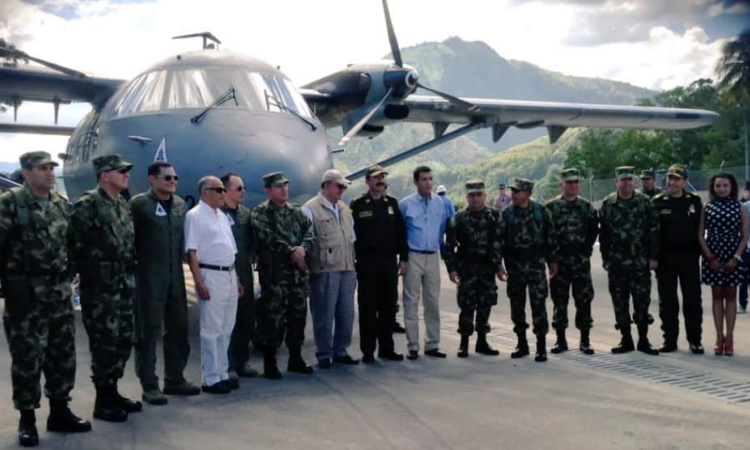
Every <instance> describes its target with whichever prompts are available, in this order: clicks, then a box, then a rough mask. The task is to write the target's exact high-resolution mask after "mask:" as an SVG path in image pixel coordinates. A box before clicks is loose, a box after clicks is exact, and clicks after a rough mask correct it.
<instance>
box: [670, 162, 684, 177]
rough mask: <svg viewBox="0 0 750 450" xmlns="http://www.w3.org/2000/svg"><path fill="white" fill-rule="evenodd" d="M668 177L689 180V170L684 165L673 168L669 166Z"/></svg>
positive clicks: (673, 165) (675, 165)
mask: <svg viewBox="0 0 750 450" xmlns="http://www.w3.org/2000/svg"><path fill="white" fill-rule="evenodd" d="M667 176H674V177H679V178H687V177H688V172H687V168H686V167H685V166H683V165H682V164H672V165H671V166H669V169H667Z"/></svg>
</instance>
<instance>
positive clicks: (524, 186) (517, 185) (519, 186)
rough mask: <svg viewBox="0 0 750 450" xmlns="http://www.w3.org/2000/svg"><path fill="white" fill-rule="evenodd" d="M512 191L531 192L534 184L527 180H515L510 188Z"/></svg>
mask: <svg viewBox="0 0 750 450" xmlns="http://www.w3.org/2000/svg"><path fill="white" fill-rule="evenodd" d="M510 189H511V190H512V191H527V192H531V191H533V190H534V182H533V181H531V180H527V179H526V178H516V179H515V180H514V181H513V185H512V186H511V187H510Z"/></svg>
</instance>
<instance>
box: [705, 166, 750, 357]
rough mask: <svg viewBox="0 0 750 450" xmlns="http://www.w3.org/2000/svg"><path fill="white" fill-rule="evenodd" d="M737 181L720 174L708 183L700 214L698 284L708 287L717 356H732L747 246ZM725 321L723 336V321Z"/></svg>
mask: <svg viewBox="0 0 750 450" xmlns="http://www.w3.org/2000/svg"><path fill="white" fill-rule="evenodd" d="M737 190H738V189H737V180H736V179H735V178H734V176H733V175H731V174H728V173H720V174H718V175H714V176H713V177H711V181H710V182H709V202H708V203H707V204H706V207H705V208H704V210H703V212H702V213H701V222H700V231H699V236H698V238H699V239H700V243H701V248H702V250H703V266H702V270H701V278H702V282H703V284H705V285H708V286H711V296H712V298H713V302H712V303H713V315H714V325H715V326H716V347H715V348H714V353H715V354H717V355H721V354H725V355H727V356H732V355H733V354H734V323H735V319H736V318H737V286H738V285H739V284H740V272H739V271H738V270H736V269H737V267H738V266H739V264H740V262H742V254H743V252H744V251H745V247H746V245H747V236H748V213H747V210H746V209H745V208H743V207H742V204H741V203H740V202H739V201H738V200H737ZM725 321H726V333H725V332H724V322H725Z"/></svg>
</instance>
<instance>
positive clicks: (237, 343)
mask: <svg viewBox="0 0 750 450" xmlns="http://www.w3.org/2000/svg"><path fill="white" fill-rule="evenodd" d="M221 182H222V183H223V184H224V188H225V189H226V190H227V191H226V193H224V205H223V206H222V207H221V210H222V211H224V214H226V215H227V218H228V219H229V225H231V227H232V235H234V242H235V243H236V244H237V258H236V259H235V264H236V266H237V275H238V276H239V278H240V284H242V287H243V288H244V290H245V292H244V294H243V295H242V296H240V298H239V299H238V300H237V318H236V321H235V324H234V330H233V331H232V340H231V342H230V344H229V379H230V380H232V381H231V382H232V383H233V384H234V383H239V378H238V377H246V378H254V377H257V376H258V371H257V370H255V369H254V368H252V367H251V366H250V364H248V360H249V359H250V340H251V339H253V340H255V339H256V338H257V334H258V333H257V330H256V323H255V298H254V297H253V281H254V280H253V263H254V262H255V261H254V260H255V244H254V242H255V241H254V240H253V228H252V220H251V219H252V217H251V214H252V212H251V211H250V209H249V208H248V207H246V206H245V205H244V204H243V203H244V202H245V191H246V189H245V182H244V181H243V180H242V178H241V177H240V176H239V175H237V174H236V173H233V172H230V173H228V174H226V175H224V176H223V177H221Z"/></svg>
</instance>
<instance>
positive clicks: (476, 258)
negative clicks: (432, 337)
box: [443, 182, 502, 336]
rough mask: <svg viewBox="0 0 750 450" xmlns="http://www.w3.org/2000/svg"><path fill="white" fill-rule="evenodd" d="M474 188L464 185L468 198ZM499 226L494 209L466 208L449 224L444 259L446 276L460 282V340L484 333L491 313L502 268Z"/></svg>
mask: <svg viewBox="0 0 750 450" xmlns="http://www.w3.org/2000/svg"><path fill="white" fill-rule="evenodd" d="M474 184H477V185H478V184H481V191H484V183H482V182H478V183H474ZM474 184H472V183H471V182H469V183H467V194H468V193H470V192H477V190H476V189H477V188H475V187H473V186H474ZM472 189H474V190H472ZM499 224H500V213H499V212H498V211H497V210H496V209H494V208H493V209H490V208H487V207H485V208H484V209H482V210H481V211H471V210H470V209H469V208H468V206H467V207H466V208H464V209H463V210H461V211H459V212H458V213H456V215H454V216H453V217H451V219H450V221H449V222H448V228H447V230H446V242H445V249H444V254H443V258H444V259H445V266H446V267H447V269H448V272H458V275H459V279H460V283H459V285H458V306H459V308H461V313H460V314H459V316H458V333H459V334H461V335H462V336H471V335H472V334H473V333H474V330H475V329H476V330H478V331H479V332H480V333H483V332H484V330H486V329H487V324H488V323H489V320H490V311H491V310H492V307H493V306H494V305H496V304H497V284H496V283H495V274H496V273H498V272H499V271H500V268H501V267H502V255H501V253H500V252H501V246H502V241H501V237H502V235H501V234H500V233H499V232H498V229H499ZM475 312H476V328H475V326H474V320H475V319H474V313H475Z"/></svg>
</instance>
